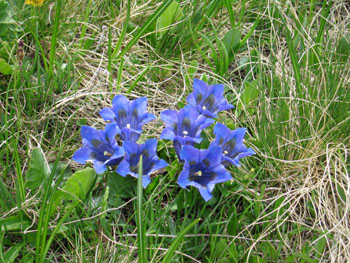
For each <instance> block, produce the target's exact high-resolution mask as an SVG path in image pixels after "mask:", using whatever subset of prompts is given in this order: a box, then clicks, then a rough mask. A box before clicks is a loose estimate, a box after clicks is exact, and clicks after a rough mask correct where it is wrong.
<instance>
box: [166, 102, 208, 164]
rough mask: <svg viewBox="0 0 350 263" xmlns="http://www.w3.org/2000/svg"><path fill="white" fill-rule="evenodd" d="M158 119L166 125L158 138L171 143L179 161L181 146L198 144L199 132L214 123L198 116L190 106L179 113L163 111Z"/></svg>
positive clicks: (199, 139) (202, 116)
mask: <svg viewBox="0 0 350 263" xmlns="http://www.w3.org/2000/svg"><path fill="white" fill-rule="evenodd" d="M160 118H161V119H162V121H163V122H165V124H166V127H165V129H164V130H163V132H162V134H161V135H160V138H161V139H167V140H171V141H173V144H174V148H175V152H176V154H177V156H178V157H179V159H181V158H180V150H181V146H182V145H194V144H195V143H200V142H201V140H202V138H201V137H200V134H201V131H202V130H203V129H204V128H206V127H208V126H209V125H211V124H212V123H213V122H214V120H213V119H210V118H207V117H205V116H204V115H200V114H199V113H198V111H197V110H196V108H194V107H193V106H191V105H187V106H185V107H184V108H183V109H181V110H180V111H176V110H165V111H163V112H161V113H160Z"/></svg>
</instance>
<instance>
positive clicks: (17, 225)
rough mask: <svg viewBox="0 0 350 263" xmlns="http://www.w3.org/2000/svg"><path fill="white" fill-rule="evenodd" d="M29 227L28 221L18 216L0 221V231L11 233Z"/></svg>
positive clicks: (29, 222)
mask: <svg viewBox="0 0 350 263" xmlns="http://www.w3.org/2000/svg"><path fill="white" fill-rule="evenodd" d="M30 225H31V221H30V220H29V219H25V218H20V217H19V216H10V217H6V218H2V219H0V230H1V231H11V230H23V229H26V228H27V227H29V226H30Z"/></svg>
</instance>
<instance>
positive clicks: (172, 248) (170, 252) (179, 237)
mask: <svg viewBox="0 0 350 263" xmlns="http://www.w3.org/2000/svg"><path fill="white" fill-rule="evenodd" d="M200 220H201V219H200V218H197V219H196V220H194V221H193V222H192V223H191V224H189V225H188V226H187V227H185V229H184V230H182V231H181V232H180V233H179V234H178V235H177V237H176V238H175V239H174V241H173V242H172V243H171V245H170V247H169V249H168V251H167V252H166V254H165V256H164V258H163V261H162V263H170V262H172V261H171V260H172V256H173V255H174V253H175V250H176V249H177V248H178V246H179V245H180V243H181V241H182V240H183V239H184V237H185V235H186V233H187V232H188V231H190V230H191V229H192V227H194V226H195V225H196V224H197V223H198V222H199V221H200Z"/></svg>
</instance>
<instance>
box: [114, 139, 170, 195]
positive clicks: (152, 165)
mask: <svg viewBox="0 0 350 263" xmlns="http://www.w3.org/2000/svg"><path fill="white" fill-rule="evenodd" d="M123 147H124V150H125V158H124V160H123V161H122V162H121V163H120V164H119V166H118V168H117V173H119V174H120V175H121V176H126V175H128V174H130V175H131V176H134V177H136V178H137V177H138V164H139V161H140V155H142V168H143V176H142V185H143V187H144V188H146V187H147V185H148V184H149V183H150V182H151V178H150V175H151V173H152V172H154V171H157V170H159V169H162V168H164V167H166V166H168V164H167V162H166V161H164V160H163V159H159V158H158V156H157V139H148V140H147V141H146V142H145V143H144V144H137V143H135V142H133V141H124V143H123Z"/></svg>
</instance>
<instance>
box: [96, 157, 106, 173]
mask: <svg viewBox="0 0 350 263" xmlns="http://www.w3.org/2000/svg"><path fill="white" fill-rule="evenodd" d="M92 162H93V164H94V168H95V171H96V173H98V174H102V173H103V172H104V171H106V169H107V168H106V165H105V164H104V163H103V162H101V161H97V160H93V161H92Z"/></svg>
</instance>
